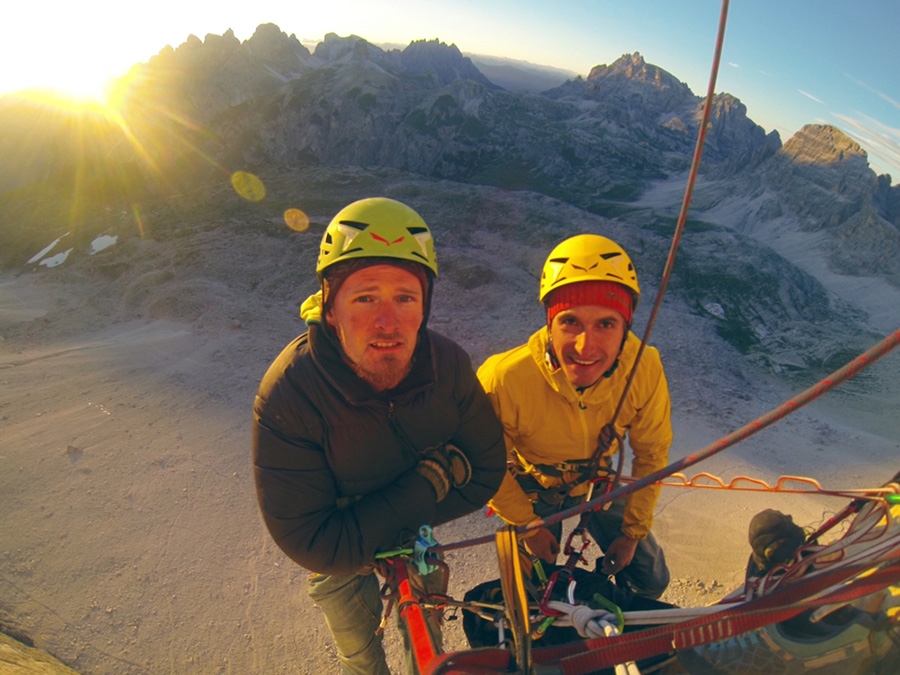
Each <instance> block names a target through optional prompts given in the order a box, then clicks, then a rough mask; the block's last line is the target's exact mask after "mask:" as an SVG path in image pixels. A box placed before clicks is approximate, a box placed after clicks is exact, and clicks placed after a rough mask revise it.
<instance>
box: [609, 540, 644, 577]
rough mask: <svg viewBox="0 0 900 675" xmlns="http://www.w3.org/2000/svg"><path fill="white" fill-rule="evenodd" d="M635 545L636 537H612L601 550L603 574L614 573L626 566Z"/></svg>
mask: <svg viewBox="0 0 900 675" xmlns="http://www.w3.org/2000/svg"><path fill="white" fill-rule="evenodd" d="M637 545H638V543H637V539H629V538H628V537H626V536H624V535H623V536H621V537H618V538H617V539H613V542H612V543H611V544H610V545H609V548H607V549H606V550H605V551H604V552H603V567H602V571H603V574H616V573H617V572H621V571H622V570H623V569H625V568H626V567H628V566H629V565H630V564H631V561H632V559H633V558H634V551H635V549H636V548H637Z"/></svg>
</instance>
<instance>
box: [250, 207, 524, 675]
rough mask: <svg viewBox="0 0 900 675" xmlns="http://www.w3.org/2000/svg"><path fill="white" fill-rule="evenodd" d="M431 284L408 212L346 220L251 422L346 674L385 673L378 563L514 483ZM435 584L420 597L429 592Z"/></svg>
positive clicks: (418, 230) (340, 221)
mask: <svg viewBox="0 0 900 675" xmlns="http://www.w3.org/2000/svg"><path fill="white" fill-rule="evenodd" d="M437 271H438V267H437V258H436V256H435V251H434V240H433V238H432V235H431V231H430V229H429V228H428V226H427V225H426V224H425V222H424V221H423V220H422V218H421V217H420V216H419V214H418V213H416V212H415V211H414V210H413V209H411V208H410V207H408V206H406V205H405V204H401V203H400V202H397V201H394V200H391V199H386V198H373V199H364V200H360V201H357V202H354V203H352V204H350V205H349V206H347V207H345V208H344V209H342V210H341V211H340V212H339V213H338V214H337V215H336V216H335V217H334V219H333V220H332V221H331V223H330V224H329V225H328V227H327V228H326V230H325V234H324V236H323V237H322V243H321V248H320V254H319V258H318V262H317V264H316V274H317V277H318V279H319V283H320V291H319V292H318V293H316V294H314V295H313V296H312V297H310V298H309V299H308V300H307V301H306V302H304V303H303V305H302V307H301V316H302V318H303V319H304V320H305V321H306V322H307V324H308V330H307V332H305V333H303V334H302V335H300V336H299V337H298V338H296V339H295V340H294V341H293V342H291V343H290V344H289V345H288V346H287V347H286V348H285V349H284V350H283V351H282V353H281V354H280V355H279V356H278V357H277V358H276V359H275V361H274V362H273V363H272V365H271V366H270V367H269V369H268V371H267V372H266V374H265V376H264V377H263V380H262V383H261V384H260V386H259V391H258V393H257V396H256V401H255V403H254V406H253V413H254V414H253V464H254V477H255V481H256V491H257V496H258V500H259V505H260V510H261V511H262V515H263V520H264V522H265V524H266V527H267V528H268V530H269V532H270V534H271V535H272V538H273V539H274V540H275V543H276V544H277V545H278V546H279V547H280V548H281V549H282V551H284V553H286V554H287V555H288V556H289V557H290V558H291V559H292V560H293V561H294V562H296V563H297V564H298V565H301V566H302V567H304V568H306V569H307V570H309V571H310V572H312V574H311V575H310V576H309V579H308V588H307V590H308V593H309V596H310V597H311V598H312V600H313V601H314V602H315V603H316V604H317V605H318V606H319V607H320V608H321V609H322V611H323V613H324V615H325V621H326V623H327V625H328V628H329V630H330V631H331V634H332V637H333V638H334V641H335V646H336V647H337V651H338V657H339V659H340V661H341V664H342V667H343V669H344V672H345V673H360V674H365V675H371V674H373V673H376V674H387V673H389V671H388V668H387V664H386V661H385V655H384V649H383V646H382V637H381V631H379V630H378V628H379V623H380V620H381V614H382V603H381V594H380V590H379V586H380V584H379V581H378V579H377V577H376V576H375V575H374V573H373V571H372V569H373V563H374V561H375V558H376V554H377V553H380V552H386V551H392V550H395V549H397V548H398V547H404V546H407V545H409V544H410V542H412V541H414V540H415V539H416V537H417V534H418V533H419V532H420V528H421V527H422V526H423V524H427V525H432V526H434V525H439V524H441V523H445V522H447V521H449V520H453V519H455V518H459V517H460V516H463V515H465V514H468V513H471V512H473V511H476V510H478V509H479V508H481V507H482V506H484V504H485V503H486V502H487V501H488V499H489V498H490V497H491V496H492V495H493V494H494V493H495V492H496V490H497V488H498V487H499V485H500V482H501V481H502V478H503V475H504V471H505V465H506V452H505V449H504V445H503V430H502V427H501V426H500V424H499V422H498V421H497V417H496V415H495V414H494V411H493V409H492V408H491V404H490V401H489V400H488V398H487V396H486V395H485V393H484V390H483V389H482V387H481V385H480V384H479V382H478V379H477V378H476V377H475V372H474V369H473V367H472V364H471V361H470V360H469V357H468V356H467V354H466V353H465V352H464V351H463V349H462V348H461V347H459V346H458V345H457V344H455V343H454V342H452V341H451V340H449V339H447V338H445V337H443V336H441V335H439V334H437V333H434V332H432V331H430V330H428V329H427V328H426V323H427V319H428V310H429V307H430V302H431V292H432V283H433V281H434V278H435V276H436V275H437ZM414 571H415V570H411V572H410V578H411V579H412V578H413V572H414ZM437 576H440V571H439V570H438V571H435V572H431V573H429V574H424V575H422V576H421V578H419V579H416V580H415V583H419V584H421V586H422V587H424V588H427V589H434V588H435V587H436V586H440V585H441V584H440V580H437V582H436V581H435V580H434V579H431V577H437ZM429 618H430V620H429V624H430V627H431V631H432V635H433V639H434V640H435V642H436V644H440V635H439V627H438V623H437V621H436V620H435V617H434V616H431V617H429Z"/></svg>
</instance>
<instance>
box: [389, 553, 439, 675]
mask: <svg viewBox="0 0 900 675" xmlns="http://www.w3.org/2000/svg"><path fill="white" fill-rule="evenodd" d="M394 574H395V575H396V577H397V590H398V591H399V593H400V599H399V602H398V608H399V610H400V619H401V620H403V621H404V622H405V623H406V628H407V630H408V631H409V641H410V642H411V643H412V652H413V657H414V658H415V660H416V668H417V670H418V672H420V673H424V672H426V670H427V669H428V665H429V664H430V663H431V661H432V660H433V659H434V657H435V656H436V655H437V649H436V648H435V645H434V640H433V639H432V637H431V632H430V631H429V630H428V622H427V621H426V620H425V612H424V611H423V610H422V605H420V604H419V600H418V598H416V596H415V595H413V592H412V588H411V587H410V584H409V574H408V573H407V570H406V559H403V558H398V559H396V560H395V561H394Z"/></svg>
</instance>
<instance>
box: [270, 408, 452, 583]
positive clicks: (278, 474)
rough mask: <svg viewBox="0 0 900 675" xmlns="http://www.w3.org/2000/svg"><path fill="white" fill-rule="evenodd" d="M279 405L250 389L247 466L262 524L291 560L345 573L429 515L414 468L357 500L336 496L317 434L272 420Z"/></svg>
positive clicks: (430, 502)
mask: <svg viewBox="0 0 900 675" xmlns="http://www.w3.org/2000/svg"><path fill="white" fill-rule="evenodd" d="M284 412H286V411H285V410H284V409H283V408H279V405H278V404H275V403H273V401H271V400H267V399H264V398H262V397H259V396H258V397H257V399H256V403H255V405H254V420H253V464H254V466H253V469H254V477H255V480H256V492H257V497H258V500H259V505H260V509H261V511H262V515H263V520H264V521H265V524H266V527H267V528H268V530H269V532H270V533H271V535H272V538H273V539H274V540H275V543H276V544H277V545H278V547H279V548H281V550H283V551H284V552H285V553H286V554H287V555H288V556H289V557H290V558H291V559H292V560H293V561H294V562H296V563H297V564H299V565H301V566H302V567H305V568H306V569H308V570H310V571H313V572H318V573H321V574H335V575H342V574H351V573H353V572H357V571H359V570H360V569H362V568H364V567H365V566H366V565H369V564H370V563H371V562H372V560H373V559H374V556H375V553H376V552H377V551H386V550H390V549H392V548H395V547H397V546H398V545H400V544H401V543H403V542H404V541H408V540H409V539H410V538H412V537H413V536H414V535H415V534H416V533H417V532H418V528H419V526H420V525H421V524H422V523H423V522H431V521H432V520H433V519H434V517H435V513H436V508H435V507H436V500H435V495H434V490H433V488H432V487H431V485H430V484H429V483H428V481H427V480H425V479H424V478H422V477H421V476H419V474H417V473H416V472H415V471H407V472H406V473H403V474H401V475H400V476H399V477H398V478H397V479H396V480H394V481H393V482H392V483H390V484H389V485H388V486H386V487H385V488H384V489H382V490H377V491H374V492H371V493H369V494H366V495H364V496H363V497H361V498H360V499H358V500H356V501H351V502H350V503H341V502H339V500H338V492H337V489H336V484H335V480H334V477H333V475H332V473H331V470H330V469H329V467H328V462H327V461H326V458H325V453H324V452H323V450H322V447H321V445H319V444H318V443H317V440H316V438H315V437H316V434H315V433H314V432H309V433H303V431H302V429H299V428H292V429H290V433H288V429H287V428H286V427H283V426H281V425H280V424H279V422H280V421H281V420H283V419H285V418H284V415H283V413H284ZM291 419H302V418H298V417H297V416H296V415H294V416H292V417H291ZM410 504H415V505H416V508H409V505H410Z"/></svg>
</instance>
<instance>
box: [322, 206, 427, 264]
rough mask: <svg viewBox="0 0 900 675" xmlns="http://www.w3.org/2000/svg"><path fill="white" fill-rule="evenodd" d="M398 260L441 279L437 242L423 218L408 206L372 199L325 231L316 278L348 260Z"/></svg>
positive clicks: (340, 215) (349, 208)
mask: <svg viewBox="0 0 900 675" xmlns="http://www.w3.org/2000/svg"><path fill="white" fill-rule="evenodd" d="M357 258H396V259H399V260H409V261H412V262H417V263H419V264H420V265H422V266H423V267H425V268H426V269H427V270H430V271H431V273H432V274H433V275H434V276H437V273H438V267H437V256H436V255H435V252H434V238H433V237H432V236H431V230H430V229H429V228H428V225H426V224H425V221H424V220H422V217H421V216H420V215H419V214H418V213H416V212H415V211H413V210H412V209H411V208H410V207H408V206H407V205H406V204H402V203H400V202H398V201H395V200H393V199H388V198H386V197H371V198H369V199H361V200H359V201H356V202H353V203H352V204H349V205H348V206H345V207H344V208H343V209H341V210H340V211H339V212H338V214H337V215H336V216H335V217H334V218H333V219H332V220H331V222H330V223H329V224H328V227H327V228H325V234H324V236H323V237H322V247H321V249H320V250H319V259H318V260H317V261H316V274H317V275H318V277H319V279H321V278H322V277H323V273H324V271H325V270H326V269H328V268H329V267H331V266H332V265H334V264H336V263H339V262H343V261H344V260H355V259H357Z"/></svg>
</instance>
